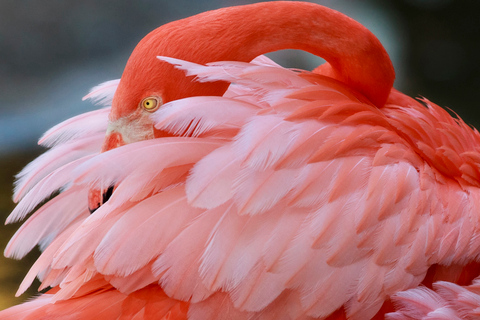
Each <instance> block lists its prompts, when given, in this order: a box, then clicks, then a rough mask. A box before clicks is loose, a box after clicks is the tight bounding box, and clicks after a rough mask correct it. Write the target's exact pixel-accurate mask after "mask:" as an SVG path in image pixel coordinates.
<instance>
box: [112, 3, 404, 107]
mask: <svg viewBox="0 0 480 320" xmlns="http://www.w3.org/2000/svg"><path fill="white" fill-rule="evenodd" d="M282 49H299V50H304V51H307V52H310V53H312V54H315V55H317V56H320V57H322V58H324V59H325V60H327V62H329V64H330V65H331V67H332V70H333V73H332V75H333V76H334V77H335V78H337V79H338V80H340V81H342V82H344V83H346V84H347V85H349V86H350V87H351V88H352V89H354V90H356V91H358V92H360V93H362V94H363V95H365V97H367V98H368V99H369V100H370V101H371V102H372V103H373V104H375V105H376V106H377V107H382V106H383V105H384V104H385V101H386V99H387V97H388V95H389V93H390V90H391V88H392V85H393V81H394V78H395V72H394V70H393V66H392V63H391V61H390V58H389V56H388V54H387V52H386V51H385V49H384V48H383V46H382V45H381V43H380V42H379V40H378V39H377V38H376V37H375V36H374V35H373V34H372V33H371V32H370V31H368V30H367V29H366V28H365V27H363V26H362V25H361V24H359V23H358V22H356V21H354V20H353V19H351V18H349V17H347V16H345V15H343V14H341V13H339V12H336V11H334V10H331V9H328V8H325V7H323V6H320V5H317V4H313V3H306V2H288V1H276V2H269V3H257V4H252V5H245V6H238V7H229V8H224V9H219V10H215V11H209V12H205V13H202V14H199V15H196V16H192V17H189V18H186V19H183V20H178V21H175V22H172V23H169V24H166V25H164V26H162V27H160V28H158V29H156V30H154V31H152V32H151V33H150V34H148V35H147V36H146V37H145V38H144V39H143V40H142V41H141V42H140V43H139V44H138V46H137V47H136V49H135V50H134V52H133V53H132V56H131V58H130V59H129V61H128V63H127V66H126V68H125V72H124V75H123V76H122V80H121V82H120V85H119V89H118V90H119V91H120V92H122V89H123V88H122V87H123V86H125V87H128V88H129V90H130V91H132V85H133V86H138V87H141V88H138V90H136V91H137V93H138V95H141V94H148V93H160V94H162V96H163V98H164V101H165V102H166V101H171V100H175V99H179V98H183V97H187V96H195V95H222V94H223V93H224V91H225V90H226V88H227V84H219V83H215V84H212V83H209V84H205V83H196V82H192V78H186V77H185V75H184V74H183V72H181V71H179V70H175V69H174V68H173V67H172V66H170V65H168V64H167V63H165V62H161V61H158V60H157V59H156V56H159V55H162V56H169V57H173V58H178V59H183V60H187V61H192V62H196V63H207V62H212V61H222V60H223V61H224V60H234V61H244V62H249V61H251V60H252V59H253V58H255V57H256V56H258V55H260V54H264V53H267V52H272V51H277V50H282ZM149 75H150V77H148V76H149ZM143 79H147V80H143ZM129 90H124V91H129ZM133 91H135V90H133ZM155 91H157V92H155ZM158 91H161V92H158ZM140 92H142V93H140ZM129 94H130V95H131V97H121V98H122V99H123V100H125V99H126V100H128V98H130V99H131V100H133V99H136V100H139V99H141V97H140V96H138V97H134V94H132V93H131V92H130V93H129ZM119 95H121V94H119ZM116 96H117V95H116ZM115 100H116V99H114V104H115ZM118 100H120V97H119V98H118V99H117V101H118ZM135 107H136V104H135Z"/></svg>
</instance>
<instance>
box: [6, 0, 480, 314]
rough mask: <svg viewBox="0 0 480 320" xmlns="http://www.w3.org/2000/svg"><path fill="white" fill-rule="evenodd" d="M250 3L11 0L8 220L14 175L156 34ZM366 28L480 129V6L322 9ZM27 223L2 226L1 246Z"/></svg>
mask: <svg viewBox="0 0 480 320" xmlns="http://www.w3.org/2000/svg"><path fill="white" fill-rule="evenodd" d="M254 2H258V1H248V0H209V1H207V0H204V1H199V0H175V1H166V0H155V1H153V0H130V1H128V0H127V1H115V0H83V1H73V0H43V1H40V0H2V1H1V2H0V217H1V219H2V220H3V221H4V220H5V218H6V217H7V215H8V214H9V213H10V211H11V210H12V209H13V207H14V204H13V203H12V201H11V194H12V191H11V190H12V184H13V181H14V175H15V174H16V173H18V172H19V171H20V170H21V168H22V167H24V166H25V165H26V164H27V163H28V162H29V161H31V160H32V159H34V158H35V157H36V156H38V155H39V154H40V153H41V152H43V151H44V150H43V149H42V148H40V147H38V146H37V145H36V141H37V140H38V138H39V137H40V135H41V134H42V133H43V132H44V131H46V130H47V129H48V128H50V127H51V126H53V125H54V124H56V123H58V122H60V121H62V120H65V119H67V118H69V117H71V116H74V115H76V114H79V113H83V112H85V111H89V110H92V109H94V108H95V107H94V106H92V105H91V104H90V103H89V102H82V101H81V98H82V96H84V95H85V94H86V93H87V92H88V90H89V88H91V87H93V86H95V85H96V84H98V83H100V82H103V81H106V80H110V79H116V78H119V77H120V76H121V74H122V69H123V66H124V65H125V63H126V61H127V58H128V56H129V54H130V52H131V51H132V50H133V48H134V46H135V44H136V43H137V42H138V41H140V39H141V38H142V37H143V36H144V35H146V34H147V33H148V32H149V31H151V30H153V29H154V28H156V27H158V26H160V25H162V24H164V23H166V22H169V21H172V20H177V19H180V18H184V17H187V16H190V15H193V14H196V13H199V12H203V11H206V10H211V9H216V8H220V7H225V6H232V5H240V4H247V3H254ZM312 2H317V3H320V4H324V5H326V6H329V7H331V8H334V9H337V10H339V11H341V12H343V13H345V14H347V15H349V16H351V17H352V18H354V19H356V20H357V21H360V22H361V23H362V24H364V25H365V26H366V27H367V28H369V29H370V30H371V31H372V32H373V33H374V34H375V35H376V36H377V37H378V38H379V39H380V41H381V42H382V43H383V44H384V46H385V47H386V49H387V51H388V52H389V54H390V55H391V58H392V60H393V64H394V66H395V69H396V71H397V80H396V82H395V86H396V88H397V89H399V90H401V91H404V92H405V93H407V94H409V95H411V96H417V97H418V96H425V97H428V98H429V99H430V100H432V101H434V102H436V103H437V104H439V105H440V106H443V107H445V106H447V107H449V108H451V109H453V110H455V111H456V112H457V113H458V114H459V115H460V116H461V117H462V118H463V119H464V120H465V122H467V123H469V124H471V125H474V126H476V127H480V114H479V103H478V100H477V99H478V95H479V91H480V62H479V59H478V50H477V49H478V45H479V40H480V20H479V19H478V14H479V12H480V10H479V9H480V2H479V1H476V0H464V1H453V0H390V1H380V0H378V1H375V0H369V1H365V0H364V1H355V0H324V1H320V0H318V1H312ZM270 57H272V58H273V59H275V60H276V61H277V62H279V63H280V64H282V65H284V66H287V67H296V68H306V69H313V68H314V67H316V66H317V65H318V64H319V63H321V60H319V59H317V58H315V57H312V56H311V55H308V54H302V53H299V52H296V51H283V52H280V53H274V54H271V55H270ZM19 226H20V224H14V225H10V226H6V227H2V229H1V231H0V247H1V248H2V251H3V248H4V247H5V245H6V243H7V241H8V239H9V238H10V237H11V236H12V235H13V233H14V232H15V230H16V229H18V227H19ZM37 256H38V252H37V250H35V252H32V253H31V254H29V255H28V256H27V257H26V258H24V259H23V260H21V261H14V260H11V259H5V258H3V256H2V257H1V258H0V309H3V308H6V307H8V306H10V305H13V304H17V303H20V302H22V301H24V300H26V299H28V298H29V297H30V296H31V295H33V294H35V292H36V289H37V287H38V283H35V284H34V285H33V286H32V288H31V290H30V291H29V292H27V293H26V294H24V295H22V296H21V297H20V298H14V293H15V291H16V290H17V288H18V285H19V284H20V282H21V280H22V278H23V277H24V275H25V274H26V272H27V271H28V269H29V267H30V266H31V265H32V264H33V262H34V260H35V259H36V257H37Z"/></svg>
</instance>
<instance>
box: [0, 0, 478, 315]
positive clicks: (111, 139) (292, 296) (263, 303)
mask: <svg viewBox="0 0 480 320" xmlns="http://www.w3.org/2000/svg"><path fill="white" fill-rule="evenodd" d="M287 48H290V49H300V50H304V51H308V52H310V53H313V54H315V55H318V56H321V57H323V58H325V60H326V61H327V62H326V63H325V64H323V65H321V66H320V67H318V68H316V69H315V70H313V71H312V72H309V71H303V70H290V69H285V68H282V67H281V66H279V65H277V64H276V63H274V62H273V61H271V60H270V59H268V58H266V57H265V56H263V54H264V53H267V52H271V51H275V50H280V49H287ZM394 77H395V74H394V69H393V66H392V64H391V62H390V59H389V56H388V54H387V52H386V51H385V49H384V48H383V46H382V45H381V43H380V42H379V41H378V39H377V38H376V37H375V36H374V35H373V34H372V33H371V32H369V31H368V30H367V29H366V28H365V27H363V26H362V25H360V24H359V23H357V22H356V21H354V20H352V19H350V18H348V17H346V16H345V15H343V14H341V13H339V12H336V11H333V10H331V9H328V8H325V7H323V6H320V5H317V4H312V3H307V2H288V1H275V2H268V3H256V4H252V5H246V6H238V7H229V8H223V9H219V10H215V11H210V12H205V13H202V14H199V15H196V16H193V17H189V18H186V19H183V20H179V21H175V22H171V23H168V24H166V25H164V26H161V27H159V28H158V29H156V30H154V31H152V32H151V33H150V34H148V35H147V36H146V37H145V38H144V39H143V40H141V42H140V43H139V44H138V45H137V47H136V48H135V49H134V51H133V53H132V55H131V57H130V58H129V60H128V62H127V64H126V67H125V70H124V73H123V75H122V77H121V79H119V80H112V81H108V82H105V83H103V84H101V85H99V86H97V87H95V88H93V89H92V90H91V92H90V93H89V94H88V95H87V96H86V98H88V99H92V101H93V102H95V103H99V104H100V105H102V106H103V108H100V109H98V110H96V111H92V112H88V113H85V114H82V115H79V116H76V117H74V118H72V119H69V120H67V121H65V122H63V123H61V124H59V125H57V126H55V127H53V128H52V129H50V130H49V131H47V132H46V133H45V135H44V136H43V137H42V138H41V139H40V144H42V145H44V146H47V147H50V150H49V151H47V152H46V153H45V154H44V155H42V156H40V157H39V158H37V159H36V160H35V161H33V162H32V163H31V164H29V165H28V166H27V167H26V168H25V169H24V170H23V171H22V172H21V173H20V174H19V176H18V181H17V183H16V187H15V194H14V200H15V201H19V203H18V205H17V207H16V208H15V209H14V211H13V212H12V213H11V215H10V216H9V218H8V219H7V223H12V222H16V221H19V220H21V219H23V218H25V216H26V215H27V214H28V213H29V212H31V211H32V210H34V209H35V207H36V206H37V205H38V204H39V203H41V202H42V201H44V200H45V199H50V200H48V202H46V203H45V204H43V205H42V206H41V207H40V208H39V209H38V210H36V211H35V212H34V213H33V215H31V216H30V217H29V218H28V220H27V221H26V222H25V223H24V224H23V225H22V227H21V228H20V229H19V230H18V232H17V233H16V234H15V235H14V236H13V238H12V239H11V241H10V243H9V244H8V246H7V247H6V249H5V255H6V256H8V257H13V258H21V257H23V256H24V255H25V254H26V253H27V252H29V251H30V250H31V249H32V248H33V247H35V246H36V245H39V246H40V248H41V250H42V254H41V256H40V257H39V258H38V260H37V261H36V262H35V264H34V265H33V266H32V268H31V270H30V271H29V272H28V274H27V275H26V277H25V279H24V281H23V282H22V284H21V285H20V288H19V290H18V292H17V295H19V294H21V293H22V292H24V291H25V289H26V288H28V287H29V286H30V284H31V283H32V281H33V280H34V278H35V277H38V278H39V279H40V280H41V283H42V285H41V287H40V289H46V288H50V289H49V290H48V291H47V292H46V293H44V294H41V295H40V296H38V297H37V298H35V299H33V300H31V301H28V302H26V303H24V304H21V305H18V306H15V307H12V308H9V309H6V310H4V311H2V312H0V319H371V318H375V319H379V318H383V317H386V318H388V319H478V317H479V315H480V311H479V310H480V295H479V293H480V280H479V278H477V277H478V276H479V264H478V262H477V261H478V260H479V253H480V251H479V250H480V215H479V212H480V210H479V209H480V190H479V187H480V169H479V168H480V167H479V165H480V134H479V133H478V132H477V131H476V130H475V129H473V128H471V127H469V126H468V125H466V124H465V123H464V122H463V121H462V120H461V119H460V118H454V117H452V116H450V114H449V113H448V112H446V111H445V110H444V109H442V108H440V107H439V106H437V105H436V104H434V103H433V102H430V101H429V100H427V99H425V98H422V99H419V100H415V99H412V98H410V97H408V96H406V95H404V94H403V93H401V92H399V91H397V90H395V89H394V88H393V87H392V86H393V81H394ZM52 195H53V196H52Z"/></svg>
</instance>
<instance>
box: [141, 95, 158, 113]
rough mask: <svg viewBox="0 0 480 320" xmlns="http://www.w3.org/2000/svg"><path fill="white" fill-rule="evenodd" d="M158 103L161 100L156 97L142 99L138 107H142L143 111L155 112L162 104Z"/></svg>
mask: <svg viewBox="0 0 480 320" xmlns="http://www.w3.org/2000/svg"><path fill="white" fill-rule="evenodd" d="M160 101H161V100H160V98H158V97H148V98H145V99H143V100H142V102H141V103H140V105H141V106H142V108H143V109H145V110H147V111H148V112H153V111H155V110H157V109H158V108H159V107H160V105H161V104H162V103H161V102H160Z"/></svg>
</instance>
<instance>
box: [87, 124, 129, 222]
mask: <svg viewBox="0 0 480 320" xmlns="http://www.w3.org/2000/svg"><path fill="white" fill-rule="evenodd" d="M125 144H126V143H125V141H124V139H123V137H122V134H121V133H119V132H117V131H115V130H112V126H111V125H109V127H108V129H107V134H106V136H105V140H104V142H103V145H102V150H101V152H105V151H108V150H111V149H115V148H118V147H120V146H123V145H125ZM114 190H115V186H113V185H112V186H110V187H108V188H107V189H97V188H93V189H90V190H89V192H88V211H90V214H92V213H94V212H95V211H96V210H97V209H98V208H100V207H101V206H102V205H103V204H104V203H105V202H107V201H108V199H110V197H111V196H112V194H113V191H114Z"/></svg>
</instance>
